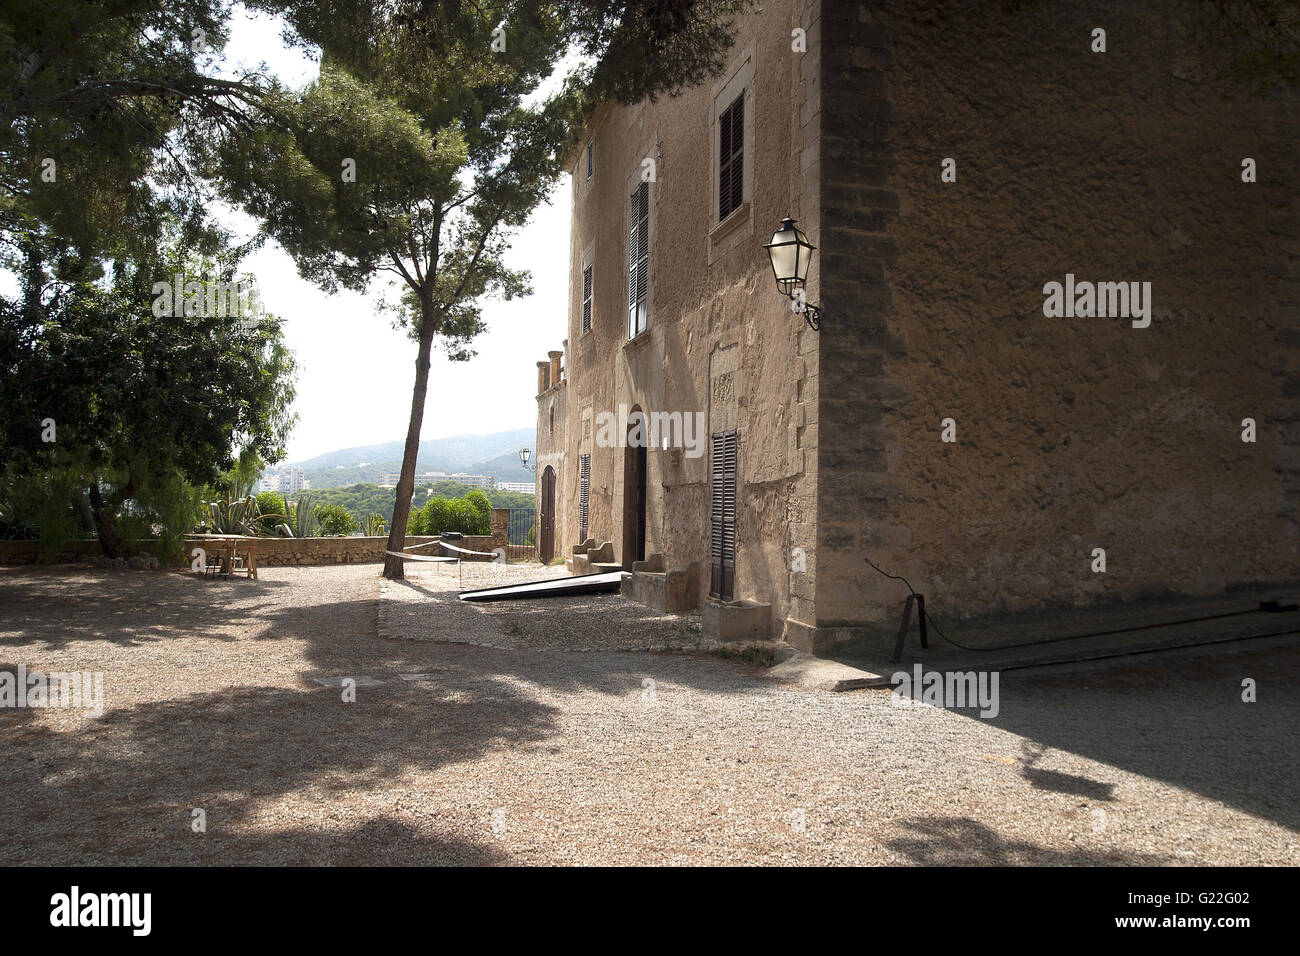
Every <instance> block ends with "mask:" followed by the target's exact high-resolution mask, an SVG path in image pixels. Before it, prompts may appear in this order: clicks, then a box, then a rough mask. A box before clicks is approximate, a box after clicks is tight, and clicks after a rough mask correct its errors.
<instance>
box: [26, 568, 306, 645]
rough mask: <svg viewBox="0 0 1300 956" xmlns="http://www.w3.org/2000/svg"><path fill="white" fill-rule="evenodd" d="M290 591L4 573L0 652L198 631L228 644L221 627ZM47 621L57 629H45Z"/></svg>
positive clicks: (153, 575)
mask: <svg viewBox="0 0 1300 956" xmlns="http://www.w3.org/2000/svg"><path fill="white" fill-rule="evenodd" d="M70 572H73V573H70ZM290 586H291V585H290V584H288V583H287V582H284V581H268V580H265V579H262V580H254V579H250V578H236V579H220V578H204V577H202V576H200V575H197V574H189V573H183V572H178V571H134V570H126V569H124V570H117V571H106V570H98V569H94V570H91V569H86V568H80V567H76V566H72V567H70V568H69V567H68V566H63V565H56V566H52V567H35V568H27V567H24V568H20V569H6V570H5V571H4V572H3V573H0V611H2V614H0V647H3V646H6V645H8V646H14V645H26V644H30V643H32V642H33V638H32V635H33V634H35V635H37V636H36V638H35V640H36V642H37V643H39V645H40V646H41V647H43V648H46V649H60V648H65V647H67V646H69V645H72V644H75V643H78V642H91V641H107V642H109V643H112V644H118V645H123V646H130V645H135V644H141V643H144V642H146V641H155V640H163V639H166V638H170V637H175V636H177V635H180V634H188V633H192V632H193V631H194V630H195V629H196V627H197V626H205V627H206V628H207V629H208V631H209V634H210V636H214V637H217V638H219V639H233V638H226V637H224V636H223V635H222V629H223V628H224V627H225V626H227V625H236V624H239V623H241V622H243V621H245V620H246V619H248V617H249V616H250V615H253V614H255V613H256V609H257V607H258V605H259V604H262V603H264V602H265V601H266V596H267V595H268V594H270V593H274V592H276V591H278V590H281V589H283V588H286V587H290ZM51 619H54V620H57V623H58V626H57V628H51V627H48V626H47V625H48V623H49V621H50V620H51Z"/></svg>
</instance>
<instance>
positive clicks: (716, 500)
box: [709, 431, 736, 601]
mask: <svg viewBox="0 0 1300 956" xmlns="http://www.w3.org/2000/svg"><path fill="white" fill-rule="evenodd" d="M712 486H713V488H712V490H713V506H712V508H711V511H710V542H709V557H710V563H711V565H712V571H711V574H710V577H709V596H710V597H715V598H718V599H719V600H722V601H730V600H732V597H733V595H734V592H735V587H736V433H735V432H734V431H729V432H717V433H716V434H715V435H714V436H713V471H712Z"/></svg>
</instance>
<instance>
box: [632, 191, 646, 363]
mask: <svg viewBox="0 0 1300 956" xmlns="http://www.w3.org/2000/svg"><path fill="white" fill-rule="evenodd" d="M628 224H629V225H628V237H627V337H628V338H629V339H634V338H636V337H637V336H638V335H640V334H641V333H642V332H644V331H645V329H646V287H647V285H648V284H649V277H650V184H649V183H645V182H643V183H641V184H640V185H639V186H637V188H636V189H634V190H633V191H632V202H631V207H630V208H629V210H628Z"/></svg>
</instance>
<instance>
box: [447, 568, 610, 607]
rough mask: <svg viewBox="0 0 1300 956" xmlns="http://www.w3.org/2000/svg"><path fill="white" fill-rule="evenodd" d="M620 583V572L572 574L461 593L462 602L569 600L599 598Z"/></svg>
mask: <svg viewBox="0 0 1300 956" xmlns="http://www.w3.org/2000/svg"><path fill="white" fill-rule="evenodd" d="M622 583H623V572H622V571H603V572H598V573H596V574H575V575H573V576H572V577H567V578H550V579H549V580H546V581H529V582H527V583H525V584H510V585H505V586H503V587H495V588H480V589H478V590H477V591H461V592H460V599H461V600H462V601H520V600H527V599H529V598H548V597H569V596H570V595H575V594H603V593H607V592H612V591H617V590H618V589H619V586H620V585H621V584H622Z"/></svg>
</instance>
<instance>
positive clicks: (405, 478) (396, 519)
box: [384, 302, 436, 581]
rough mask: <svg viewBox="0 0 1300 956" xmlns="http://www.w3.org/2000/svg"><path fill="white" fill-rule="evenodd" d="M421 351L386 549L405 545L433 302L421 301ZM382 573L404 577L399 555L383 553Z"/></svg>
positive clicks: (426, 388)
mask: <svg viewBox="0 0 1300 956" xmlns="http://www.w3.org/2000/svg"><path fill="white" fill-rule="evenodd" d="M420 308H421V312H422V316H421V322H420V352H419V355H418V356H417V357H416V359H415V390H414V392H413V393H412V395H411V421H410V424H409V425H407V428H406V448H405V450H404V451H403V452H402V473H401V475H400V476H399V477H398V479H397V501H396V502H394V503H393V524H392V527H391V528H389V530H388V545H387V550H389V551H401V550H402V548H403V547H405V546H406V519H407V518H408V517H410V514H411V496H412V495H413V494H414V493H415V459H416V457H417V456H418V455H419V454H420V427H421V426H422V425H423V424H424V399H425V396H426V395H427V394H428V391H429V353H430V351H431V350H432V348H433V333H434V330H435V328H436V325H435V323H434V321H433V315H432V312H433V306H432V303H430V302H421V304H420ZM384 577H386V578H389V579H390V580H394V581H399V580H401V579H402V578H403V577H404V573H403V563H402V559H401V558H394V557H393V556H392V555H386V556H385V557H384Z"/></svg>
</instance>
